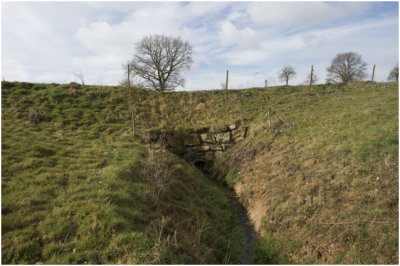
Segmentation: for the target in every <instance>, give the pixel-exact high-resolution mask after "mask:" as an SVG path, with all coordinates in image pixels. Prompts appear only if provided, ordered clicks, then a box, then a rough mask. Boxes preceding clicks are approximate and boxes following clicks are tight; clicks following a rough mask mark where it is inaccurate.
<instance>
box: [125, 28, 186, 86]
mask: <svg viewBox="0 0 400 266" xmlns="http://www.w3.org/2000/svg"><path fill="white" fill-rule="evenodd" d="M135 50H136V54H135V55H134V58H133V60H132V62H131V63H130V66H131V69H132V75H135V76H136V77H138V78H140V79H141V80H142V81H143V85H144V87H146V88H148V89H152V90H156V91H167V90H173V89H175V88H176V87H178V86H183V85H184V82H185V80H184V79H183V78H182V76H181V73H182V72H183V71H186V70H190V67H191V65H192V63H193V59H192V47H191V45H190V44H189V43H188V42H183V41H182V39H181V38H179V37H178V38H174V37H168V36H164V35H149V36H146V37H144V38H143V39H142V40H141V41H140V42H139V43H137V44H136V47H135Z"/></svg>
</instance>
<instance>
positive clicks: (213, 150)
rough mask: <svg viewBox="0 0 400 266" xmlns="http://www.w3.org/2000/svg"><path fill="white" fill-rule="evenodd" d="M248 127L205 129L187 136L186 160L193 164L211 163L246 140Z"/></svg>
mask: <svg viewBox="0 0 400 266" xmlns="http://www.w3.org/2000/svg"><path fill="white" fill-rule="evenodd" d="M247 131H248V126H244V125H240V122H237V123H235V124H232V125H227V126H220V127H210V128H203V129H201V130H199V131H197V132H192V133H191V134H189V135H187V136H185V138H184V140H183V145H184V150H185V154H184V156H185V158H186V159H187V160H188V161H192V162H195V163H196V162H204V163H207V162H211V161H214V160H215V159H217V158H218V157H219V156H221V155H222V154H223V152H224V151H226V150H227V149H229V147H231V146H232V145H233V144H235V143H236V142H238V141H240V140H242V139H244V138H246V134H247Z"/></svg>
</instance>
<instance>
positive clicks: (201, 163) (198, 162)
mask: <svg viewBox="0 0 400 266" xmlns="http://www.w3.org/2000/svg"><path fill="white" fill-rule="evenodd" d="M194 165H195V166H196V167H197V168H199V169H200V170H202V171H204V170H205V169H204V168H205V166H206V162H204V161H195V162H194Z"/></svg>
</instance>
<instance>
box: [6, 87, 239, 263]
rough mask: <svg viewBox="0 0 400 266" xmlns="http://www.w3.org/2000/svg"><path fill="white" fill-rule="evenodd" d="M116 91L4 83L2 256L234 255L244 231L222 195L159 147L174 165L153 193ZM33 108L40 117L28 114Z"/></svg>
mask: <svg viewBox="0 0 400 266" xmlns="http://www.w3.org/2000/svg"><path fill="white" fill-rule="evenodd" d="M120 90H121V88H112V87H111V88H97V87H86V88H80V91H79V93H80V96H79V97H77V98H75V97H74V96H73V95H72V94H71V93H70V91H69V87H68V86H66V85H61V86H57V85H51V84H27V83H8V82H3V83H2V106H3V109H2V117H3V119H2V262H3V263H6V264H9V263H12V264H25V263H28V264H35V263H46V264H48V263H56V264H59V263H61V264H84V263H87V264H121V263H122V264H143V263H144V264H149V263H150V264H151V263H171V264H179V263H222V262H224V263H237V262H238V261H239V260H240V256H241V252H242V251H241V246H242V241H243V236H242V235H243V234H242V232H241V230H240V229H239V228H238V225H237V221H236V219H235V214H234V212H233V211H232V210H231V209H230V207H229V203H228V201H227V199H226V197H225V196H224V194H223V193H222V192H221V191H219V190H218V189H216V187H215V185H214V184H213V183H212V182H210V181H209V180H208V179H207V178H206V177H205V176H204V175H203V174H202V173H201V172H200V171H199V170H198V169H196V168H195V167H194V166H192V165H189V164H188V163H187V162H186V161H183V160H182V159H180V158H178V157H177V156H176V155H173V154H171V153H170V152H168V151H166V150H162V149H161V150H159V152H157V153H156V154H155V155H154V156H155V157H152V158H153V159H154V158H155V159H157V162H158V163H159V164H162V165H164V166H165V169H166V170H167V171H168V172H170V173H171V174H170V175H169V176H168V184H166V185H165V187H164V188H163V191H162V193H160V194H159V195H158V196H157V197H158V198H155V197H154V194H155V191H158V190H157V189H158V187H157V186H155V185H154V183H152V182H150V181H149V180H145V179H143V176H144V174H145V173H146V171H147V172H148V171H149V170H151V169H154V165H153V164H152V161H149V158H150V157H149V156H150V155H149V152H150V153H151V151H152V150H153V149H152V148H148V147H146V145H145V144H144V143H143V141H142V140H141V137H140V134H139V135H138V136H137V137H136V138H135V139H134V138H133V137H132V134H131V127H130V116H129V115H130V112H129V109H128V103H127V101H126V100H125V99H126V97H125V94H123V93H121V91H120ZM36 110H41V112H42V116H43V117H40V119H36V120H35V119H31V116H29V114H30V112H32V111H36ZM138 124H139V127H140V126H142V125H141V123H138ZM152 167H153V168H152ZM151 174H154V173H151ZM155 178H157V176H155ZM156 199H157V201H156ZM68 233H69V238H68V239H67V241H66V242H65V245H64V246H63V249H62V252H61V253H60V255H59V256H58V257H56V254H57V253H58V252H59V250H60V248H61V247H62V244H63V242H64V239H65V237H66V235H67V234H68ZM194 240H195V241H194Z"/></svg>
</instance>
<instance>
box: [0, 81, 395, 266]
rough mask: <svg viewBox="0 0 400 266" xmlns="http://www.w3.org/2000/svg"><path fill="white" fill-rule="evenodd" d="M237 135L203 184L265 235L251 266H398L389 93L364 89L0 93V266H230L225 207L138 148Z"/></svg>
mask: <svg viewBox="0 0 400 266" xmlns="http://www.w3.org/2000/svg"><path fill="white" fill-rule="evenodd" d="M268 110H269V113H270V114H271V119H269V117H268V116H267V114H268ZM132 111H133V117H134V120H135V127H136V131H137V135H136V137H135V138H133V137H132V124H131V118H132V117H131V116H132ZM238 120H240V121H245V123H246V124H249V125H250V131H249V134H248V137H247V138H246V139H245V140H243V141H241V142H238V143H237V144H235V146H233V147H232V148H231V149H230V150H228V151H227V152H226V153H225V154H224V156H223V157H222V159H221V160H220V161H218V162H216V164H215V165H214V168H213V169H211V170H213V171H214V173H215V177H216V178H219V179H224V180H225V181H226V183H227V184H228V185H230V186H232V187H233V188H234V189H235V190H236V192H237V194H238V195H239V196H240V201H241V202H242V204H243V205H244V206H245V207H246V208H247V209H248V213H249V218H250V219H251V220H252V222H253V223H254V225H255V228H256V229H257V230H258V231H259V232H260V234H261V235H262V236H263V237H262V238H260V239H258V240H257V241H256V245H255V247H254V255H253V262H255V263H290V262H298V263H315V262H317V263H318V262H319V263H397V262H398V84H397V83H383V84H378V83H370V82H361V83H355V84H350V85H333V84H327V85H317V86H313V87H312V88H308V87H303V86H298V87H273V88H267V89H265V88H254V89H247V90H236V91H235V90H233V91H228V92H222V91H206V92H179V93H178V92H174V93H155V92H145V91H142V90H138V89H132V90H130V91H128V90H127V89H126V88H124V87H97V86H85V87H81V86H79V85H77V84H66V85H59V84H29V83H18V82H16V83H10V82H3V83H2V262H3V263H37V262H43V263H53V262H54V263H85V262H87V263H110V264H115V263H130V264H135V263H237V262H240V259H241V256H242V254H243V247H242V243H243V237H244V236H243V232H242V231H241V230H240V229H239V228H238V224H237V219H236V218H235V215H234V212H233V210H232V209H231V208H230V207H229V202H228V199H227V198H226V197H225V196H224V194H223V193H222V192H221V191H220V190H218V189H217V188H216V186H215V185H214V184H213V183H212V182H210V180H208V179H207V178H206V177H205V176H204V175H203V174H202V173H201V172H200V171H199V170H198V169H196V168H195V167H194V166H193V165H192V164H189V163H187V162H186V161H184V160H182V159H181V158H179V157H177V156H176V155H174V154H172V153H171V152H170V151H168V150H166V149H164V148H163V145H162V143H161V144H160V143H158V144H155V145H148V144H145V141H144V139H145V136H144V135H143V134H142V133H143V132H146V131H147V130H149V129H154V128H156V129H168V130H169V131H172V132H176V136H175V137H176V138H181V137H183V136H185V135H186V134H187V133H188V132H190V131H191V130H195V129H198V128H203V127H210V126H211V127H218V126H219V125H229V124H231V123H233V122H235V121H238ZM270 124H271V127H270ZM67 235H68V238H67V239H66V238H65V237H66V236H67ZM65 239H66V240H65ZM64 242H65V243H64ZM60 248H63V249H62V251H61V252H60V254H59V255H58V256H57V253H58V252H59V251H60ZM247 255H248V254H246V256H247Z"/></svg>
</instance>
